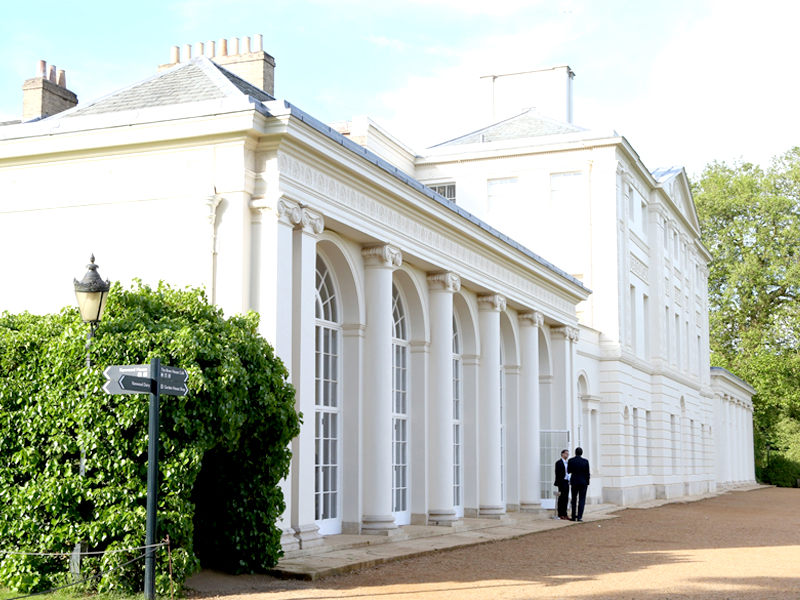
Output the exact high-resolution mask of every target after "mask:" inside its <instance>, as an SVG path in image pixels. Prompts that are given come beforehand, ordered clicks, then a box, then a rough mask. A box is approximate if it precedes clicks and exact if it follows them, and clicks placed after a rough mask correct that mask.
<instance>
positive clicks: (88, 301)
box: [73, 254, 111, 324]
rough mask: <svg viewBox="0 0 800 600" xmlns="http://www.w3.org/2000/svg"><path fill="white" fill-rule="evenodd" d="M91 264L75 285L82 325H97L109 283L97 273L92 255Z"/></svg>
mask: <svg viewBox="0 0 800 600" xmlns="http://www.w3.org/2000/svg"><path fill="white" fill-rule="evenodd" d="M91 261H92V262H91V263H89V264H88V265H86V266H87V267H88V269H89V270H88V271H87V272H86V275H84V276H83V279H82V280H80V281H78V280H77V279H73V281H74V283H75V297H76V298H77V299H78V309H79V310H80V311H81V319H83V322H84V323H95V324H96V323H99V322H100V319H101V318H102V316H103V310H105V307H106V300H107V299H108V290H109V289H110V288H111V283H110V282H109V281H108V279H106V280H105V281H103V279H102V277H100V273H98V272H97V265H96V264H94V254H92V258H91Z"/></svg>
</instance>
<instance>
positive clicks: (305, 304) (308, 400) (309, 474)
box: [281, 204, 324, 548]
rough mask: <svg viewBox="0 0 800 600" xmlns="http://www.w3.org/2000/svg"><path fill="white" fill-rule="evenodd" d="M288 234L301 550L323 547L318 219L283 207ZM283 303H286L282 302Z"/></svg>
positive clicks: (296, 521)
mask: <svg viewBox="0 0 800 600" xmlns="http://www.w3.org/2000/svg"><path fill="white" fill-rule="evenodd" d="M285 206H286V209H287V214H288V218H289V219H290V221H291V222H292V224H293V225H294V227H295V228H294V231H292V294H291V307H290V308H289V307H287V306H286V305H285V304H284V305H282V306H281V308H282V310H287V311H288V312H286V313H285V314H287V315H288V314H291V315H292V363H291V365H292V371H291V381H292V385H293V386H294V388H295V408H296V410H297V411H298V412H302V413H303V414H304V415H305V416H306V418H305V422H304V423H303V424H302V425H301V428H300V435H299V436H297V437H296V438H294V440H292V467H291V468H292V473H293V478H292V527H293V528H294V530H295V537H297V539H298V540H300V547H301V548H313V547H315V546H320V545H322V536H321V535H320V534H319V528H318V527H317V525H316V524H315V522H314V521H315V518H316V514H315V510H314V493H315V477H314V473H315V456H314V418H313V415H314V410H315V405H316V380H315V328H316V314H315V299H316V285H317V284H316V273H317V236H318V235H319V234H320V233H322V230H323V228H324V223H323V220H322V216H321V215H320V214H318V213H316V212H313V211H310V210H308V209H305V208H303V209H301V208H299V207H298V206H290V205H288V204H286V205H285ZM285 301H286V299H285V298H284V302H285Z"/></svg>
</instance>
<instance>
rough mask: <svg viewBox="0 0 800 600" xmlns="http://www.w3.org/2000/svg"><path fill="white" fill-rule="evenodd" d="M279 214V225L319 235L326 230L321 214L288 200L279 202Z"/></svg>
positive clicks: (284, 199)
mask: <svg viewBox="0 0 800 600" xmlns="http://www.w3.org/2000/svg"><path fill="white" fill-rule="evenodd" d="M277 214H278V222H279V223H281V224H283V225H287V226H289V227H292V228H293V229H302V230H303V233H307V234H310V235H319V234H320V233H322V232H323V231H324V230H325V219H323V217H322V215H321V214H320V213H318V212H316V211H314V210H311V209H309V208H307V207H305V206H303V205H301V204H299V203H297V202H292V201H291V200H287V199H286V198H281V199H280V200H278V205H277Z"/></svg>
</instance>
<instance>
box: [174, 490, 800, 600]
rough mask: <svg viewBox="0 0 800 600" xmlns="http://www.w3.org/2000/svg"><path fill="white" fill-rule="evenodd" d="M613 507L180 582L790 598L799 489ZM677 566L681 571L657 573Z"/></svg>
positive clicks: (233, 591)
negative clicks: (414, 549)
mask: <svg viewBox="0 0 800 600" xmlns="http://www.w3.org/2000/svg"><path fill="white" fill-rule="evenodd" d="M616 514H617V515H618V517H619V518H616V519H609V520H602V521H594V522H591V521H587V522H586V523H583V524H579V525H575V526H571V527H564V528H559V529H554V530H550V531H544V532H540V533H535V534H531V535H527V536H524V537H522V538H518V539H513V540H505V541H499V542H493V543H489V544H484V545H480V546H468V547H461V548H458V549H455V550H452V551H447V552H441V553H437V554H433V555H427V556H423V557H418V558H411V559H406V560H401V561H397V562H392V563H388V564H383V565H380V566H377V567H372V568H369V569H364V570H361V571H356V572H352V573H348V574H345V575H338V576H334V577H330V578H326V579H322V580H319V581H316V582H301V581H285V580H278V579H274V578H272V577H269V576H266V575H247V576H238V577H233V576H229V575H224V574H221V573H214V572H207V571H206V572H203V573H200V574H199V575H197V576H195V577H194V578H192V580H190V582H189V584H190V586H191V587H192V588H194V589H195V590H197V591H194V592H192V596H194V597H199V596H241V595H250V594H263V593H267V594H270V593H278V592H281V591H284V592H290V591H293V593H292V594H291V596H289V597H291V598H296V599H301V598H309V599H311V598H314V599H319V598H392V597H394V596H404V597H406V598H410V597H420V598H425V597H431V598H432V597H436V595H437V594H438V595H446V596H448V597H450V596H452V597H459V596H462V595H463V596H464V597H473V592H475V591H476V590H483V591H484V592H485V597H486V598H491V597H501V596H502V597H511V598H527V597H530V598H539V597H554V598H572V597H580V598H586V599H601V598H619V600H626V599H627V598H633V599H635V600H655V599H665V598H670V599H672V598H704V599H717V598H719V599H722V598H737V599H738V598H745V597H746V598H765V599H767V598H769V599H772V598H775V599H777V598H784V597H785V598H792V599H793V600H796V599H798V598H800V569H796V567H792V568H793V569H795V570H791V571H788V572H787V571H786V570H785V568H786V567H787V562H786V560H785V559H787V558H789V557H793V559H792V560H794V564H795V565H796V564H797V561H798V560H799V559H798V556H800V490H796V489H785V488H762V489H758V490H755V491H751V492H729V493H727V494H724V495H721V496H718V497H715V498H710V499H707V500H702V501H699V502H689V503H676V504H669V505H665V506H662V507H659V508H652V509H647V510H638V509H628V510H624V511H620V512H618V513H616ZM736 550H738V551H736ZM743 550H744V551H743ZM723 557H724V558H723ZM737 561H741V562H737ZM760 562H764V564H765V565H766V567H765V569H764V576H763V577H761V576H760V575H761V573H760V572H759V573H758V575H759V576H752V574H750V575H748V569H750V570H752V568H754V566H755V565H757V564H760ZM790 562H791V561H790ZM676 565H679V566H681V568H680V569H677V570H676V569H674V568H667V567H674V566H676ZM664 573H670V574H671V575H664ZM721 573H724V575H721ZM795 573H798V576H795V575H794V574H795ZM609 577H611V578H612V579H615V580H619V582H620V587H619V588H618V589H617V590H616V591H612V590H609V589H597V590H590V589H588V588H591V587H592V586H593V585H594V584H595V583H597V582H599V580H600V579H601V578H603V579H604V582H603V584H602V585H601V584H600V583H598V584H597V587H598V588H601V587H603V586H605V587H607V586H608V580H609ZM663 577H668V579H667V580H664V579H663ZM585 584H588V585H585ZM576 586H581V589H584V593H581V594H580V595H579V596H573V595H572V594H571V593H570V591H569V590H570V589H572V588H575V587H576ZM403 588H405V591H403ZM409 588H413V592H412V591H410V590H409ZM515 588H516V589H515ZM522 588H528V590H527V592H528V593H530V591H531V588H534V589H536V591H537V592H538V593H541V596H540V595H538V593H537V594H535V595H528V594H526V593H525V590H523V589H522ZM304 590H305V591H307V592H308V595H306V594H304V593H303V591H304ZM492 590H493V591H492ZM548 590H550V591H548ZM693 590H695V591H693ZM326 592H330V594H328V593H326ZM586 592H588V593H586ZM742 593H746V595H742ZM520 594H521V595H520ZM787 594H788V595H787ZM280 595H281V596H283V594H280Z"/></svg>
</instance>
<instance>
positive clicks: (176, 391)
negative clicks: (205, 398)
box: [158, 379, 189, 396]
mask: <svg viewBox="0 0 800 600" xmlns="http://www.w3.org/2000/svg"><path fill="white" fill-rule="evenodd" d="M158 391H159V392H161V393H162V394H164V395H165V396H185V395H186V394H188V393H189V388H188V387H187V386H186V384H185V383H175V382H173V381H168V380H166V379H162V380H161V384H160V385H159V386H158Z"/></svg>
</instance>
